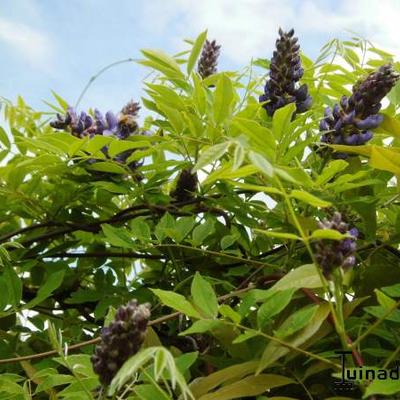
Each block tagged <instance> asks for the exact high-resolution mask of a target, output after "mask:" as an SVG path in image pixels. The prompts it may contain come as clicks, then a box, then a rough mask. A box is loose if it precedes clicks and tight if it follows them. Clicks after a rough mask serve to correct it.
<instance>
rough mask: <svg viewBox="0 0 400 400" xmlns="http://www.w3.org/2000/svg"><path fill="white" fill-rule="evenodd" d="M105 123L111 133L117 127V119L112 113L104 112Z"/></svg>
mask: <svg viewBox="0 0 400 400" xmlns="http://www.w3.org/2000/svg"><path fill="white" fill-rule="evenodd" d="M106 121H107V125H108V129H109V130H110V131H113V130H114V129H115V128H116V127H117V125H118V119H117V117H116V116H115V114H114V113H113V112H112V111H107V112H106Z"/></svg>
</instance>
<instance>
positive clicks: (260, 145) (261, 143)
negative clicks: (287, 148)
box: [232, 117, 276, 157]
mask: <svg viewBox="0 0 400 400" xmlns="http://www.w3.org/2000/svg"><path fill="white" fill-rule="evenodd" d="M232 125H233V126H234V127H235V128H236V129H238V130H239V131H240V132H243V133H244V134H245V135H246V137H248V138H249V139H250V141H251V142H252V143H253V144H254V145H255V146H256V147H257V150H258V151H259V152H263V153H265V154H266V155H267V156H268V157H273V156H274V152H275V149H276V142H275V139H274V135H273V134H272V132H271V130H270V129H268V128H266V127H264V126H262V125H260V124H259V123H258V122H257V121H253V120H251V119H247V118H241V117H235V118H234V119H233V121H232Z"/></svg>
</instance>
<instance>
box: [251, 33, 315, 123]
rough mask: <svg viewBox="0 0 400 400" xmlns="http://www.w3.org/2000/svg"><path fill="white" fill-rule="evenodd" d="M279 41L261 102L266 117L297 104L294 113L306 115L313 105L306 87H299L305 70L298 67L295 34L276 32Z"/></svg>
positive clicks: (297, 47)
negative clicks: (291, 104)
mask: <svg viewBox="0 0 400 400" xmlns="http://www.w3.org/2000/svg"><path fill="white" fill-rule="evenodd" d="M279 36H280V37H279V38H278V39H277V40H276V50H275V51H274V52H273V56H272V59H271V64H270V72H269V79H268V80H267V82H266V84H265V87H264V94H263V95H261V96H260V99H259V100H260V102H267V103H266V104H264V105H263V107H264V108H265V110H266V111H267V113H268V115H270V116H272V115H273V114H274V112H275V111H276V110H277V109H278V108H281V107H284V106H285V105H286V104H289V103H296V111H297V113H302V112H304V111H307V110H308V109H309V108H310V106H311V103H312V98H311V96H310V95H309V94H308V87H307V85H306V84H303V85H301V86H300V85H299V80H300V79H301V78H302V76H303V73H304V70H303V68H302V67H301V60H300V45H299V44H298V39H297V37H294V30H293V29H291V30H290V31H289V32H283V31H282V29H279Z"/></svg>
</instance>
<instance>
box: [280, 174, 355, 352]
mask: <svg viewBox="0 0 400 400" xmlns="http://www.w3.org/2000/svg"><path fill="white" fill-rule="evenodd" d="M276 182H277V184H278V186H279V189H280V190H281V192H282V194H283V196H284V199H285V202H286V205H287V207H288V210H289V213H290V215H291V217H292V220H293V223H294V224H295V226H296V228H297V230H298V232H299V234H300V236H301V238H302V240H303V242H304V245H305V246H306V248H307V251H308V253H309V255H310V257H311V260H312V262H313V264H314V266H315V269H316V271H317V273H318V275H319V278H320V280H321V283H322V287H323V289H324V291H325V293H326V294H328V295H330V290H329V288H328V285H327V282H326V280H325V278H324V276H323V274H322V271H321V270H320V268H318V263H317V260H316V259H315V256H314V252H313V251H312V248H311V245H310V241H309V238H308V236H307V235H306V234H305V232H304V231H303V228H302V226H301V224H300V222H299V220H298V218H297V216H296V213H295V211H294V209H293V205H292V203H291V200H290V196H289V195H288V194H287V193H286V190H285V188H284V187H283V185H282V182H281V181H280V179H279V178H278V177H276ZM328 304H329V308H330V311H331V314H332V318H333V321H334V325H335V330H336V332H337V334H338V335H339V337H340V341H341V342H342V344H343V346H344V348H345V349H347V348H349V345H348V343H347V340H346V334H345V331H344V326H343V323H341V322H340V320H339V319H338V315H337V312H336V310H335V307H333V304H332V301H328Z"/></svg>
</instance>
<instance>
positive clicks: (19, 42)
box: [0, 18, 53, 71]
mask: <svg viewBox="0 0 400 400" xmlns="http://www.w3.org/2000/svg"><path fill="white" fill-rule="evenodd" d="M0 41H4V42H5V43H7V44H8V45H9V46H10V47H12V48H13V50H14V51H16V52H17V53H19V54H20V56H22V57H23V58H24V59H25V60H26V61H27V62H28V63H29V64H30V66H32V67H35V68H39V69H42V70H45V71H50V70H51V64H52V53H53V51H52V42H51V40H50V38H49V37H48V36H47V35H46V34H45V33H44V32H41V31H39V30H37V29H34V28H32V27H30V26H28V25H26V24H22V23H19V22H14V21H11V20H8V19H5V18H0Z"/></svg>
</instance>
